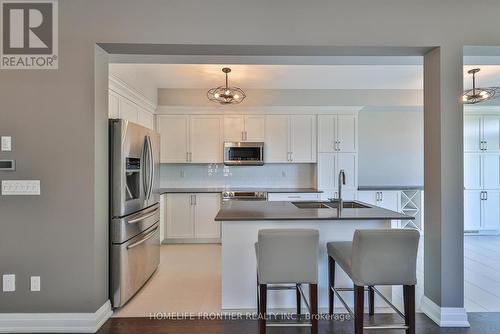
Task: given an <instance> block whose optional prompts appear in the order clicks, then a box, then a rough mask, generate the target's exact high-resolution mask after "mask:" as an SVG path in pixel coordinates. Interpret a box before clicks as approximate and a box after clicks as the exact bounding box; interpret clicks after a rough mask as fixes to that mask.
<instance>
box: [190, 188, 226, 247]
mask: <svg viewBox="0 0 500 334" xmlns="http://www.w3.org/2000/svg"><path fill="white" fill-rule="evenodd" d="M194 196H195V205H194V207H195V210H194V236H195V238H211V239H212V238H220V223H219V222H216V221H214V219H215V216H217V213H218V212H219V208H220V196H219V194H196V195H194Z"/></svg>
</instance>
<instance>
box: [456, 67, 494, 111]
mask: <svg viewBox="0 0 500 334" xmlns="http://www.w3.org/2000/svg"><path fill="white" fill-rule="evenodd" d="M479 71H481V69H479V68H473V69H472V70H470V71H468V72H467V73H469V74H470V75H472V89H468V90H466V91H464V95H463V97H462V101H463V103H464V104H476V103H480V102H484V101H488V100H492V99H496V98H497V97H498V92H499V91H500V87H485V88H478V87H476V73H478V72H479Z"/></svg>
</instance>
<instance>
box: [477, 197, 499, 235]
mask: <svg viewBox="0 0 500 334" xmlns="http://www.w3.org/2000/svg"><path fill="white" fill-rule="evenodd" d="M482 202H483V207H482V217H481V228H483V229H487V230H489V229H495V230H497V229H499V228H500V191H498V190H495V191H491V190H488V191H486V192H485V194H484V200H483V201H482Z"/></svg>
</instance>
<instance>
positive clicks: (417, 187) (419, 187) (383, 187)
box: [358, 186, 424, 191]
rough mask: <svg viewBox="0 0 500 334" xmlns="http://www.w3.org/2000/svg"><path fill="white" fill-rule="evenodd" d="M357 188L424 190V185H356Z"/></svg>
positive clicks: (361, 189)
mask: <svg viewBox="0 0 500 334" xmlns="http://www.w3.org/2000/svg"><path fill="white" fill-rule="evenodd" d="M358 190H360V191H363V190H367V191H369V190H424V186H358Z"/></svg>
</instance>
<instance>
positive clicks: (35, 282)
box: [30, 276, 40, 291]
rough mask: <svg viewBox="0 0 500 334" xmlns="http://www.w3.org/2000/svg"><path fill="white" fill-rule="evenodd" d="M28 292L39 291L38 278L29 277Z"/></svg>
mask: <svg viewBox="0 0 500 334" xmlns="http://www.w3.org/2000/svg"><path fill="white" fill-rule="evenodd" d="M30 290H31V291H40V276H31V279H30Z"/></svg>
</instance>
